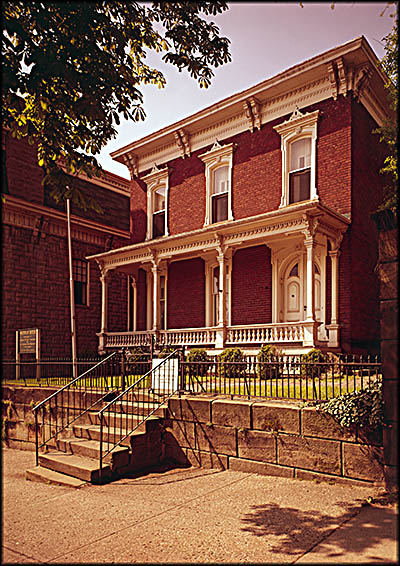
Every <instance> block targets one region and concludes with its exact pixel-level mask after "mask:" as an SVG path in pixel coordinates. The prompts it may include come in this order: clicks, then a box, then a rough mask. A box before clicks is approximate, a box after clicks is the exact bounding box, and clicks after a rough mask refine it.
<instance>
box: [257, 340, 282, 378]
mask: <svg viewBox="0 0 400 566" xmlns="http://www.w3.org/2000/svg"><path fill="white" fill-rule="evenodd" d="M281 354H282V353H281V351H280V350H278V348H275V347H274V346H271V345H270V344H265V345H264V346H262V347H261V349H260V351H259V352H258V354H257V362H258V363H257V375H258V377H259V378H260V379H276V378H278V377H279V376H280V374H281V368H282V366H283V363H282V362H280V361H279V357H280V356H281Z"/></svg>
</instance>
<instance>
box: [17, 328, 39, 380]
mask: <svg viewBox="0 0 400 566" xmlns="http://www.w3.org/2000/svg"><path fill="white" fill-rule="evenodd" d="M15 348H16V356H15V358H16V362H17V363H16V378H17V379H19V378H20V363H21V354H35V359H36V379H37V380H38V381H39V380H40V330H39V328H25V329H22V330H17V331H16V340H15Z"/></svg>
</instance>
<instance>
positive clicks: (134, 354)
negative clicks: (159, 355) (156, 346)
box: [126, 346, 150, 375]
mask: <svg viewBox="0 0 400 566" xmlns="http://www.w3.org/2000/svg"><path fill="white" fill-rule="evenodd" d="M149 370H150V356H149V354H148V352H146V350H144V349H143V348H141V347H140V346H138V347H136V348H132V349H130V350H127V351H126V371H127V373H129V374H130V375H144V374H145V373H147V372H148V371H149Z"/></svg>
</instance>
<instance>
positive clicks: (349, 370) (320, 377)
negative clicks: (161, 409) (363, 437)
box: [2, 351, 381, 400]
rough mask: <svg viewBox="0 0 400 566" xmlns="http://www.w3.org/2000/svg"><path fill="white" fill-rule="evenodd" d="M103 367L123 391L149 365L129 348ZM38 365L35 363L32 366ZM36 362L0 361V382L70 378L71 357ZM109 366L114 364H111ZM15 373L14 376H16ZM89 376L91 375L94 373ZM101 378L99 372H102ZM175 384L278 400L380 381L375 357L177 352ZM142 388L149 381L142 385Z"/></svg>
mask: <svg viewBox="0 0 400 566" xmlns="http://www.w3.org/2000/svg"><path fill="white" fill-rule="evenodd" d="M102 359H103V358H101V357H99V358H80V359H78V361H77V366H78V368H77V374H78V375H81V374H82V373H84V372H86V371H88V370H89V369H90V368H92V367H93V366H94V365H95V364H97V363H98V362H99V361H102ZM113 360H114V361H113V367H112V368H110V369H109V372H110V376H109V378H110V379H111V374H112V384H111V383H109V385H111V386H112V387H114V388H117V389H118V390H120V391H123V390H124V389H125V388H126V387H129V386H130V385H131V384H132V383H134V382H135V381H136V380H137V379H139V378H140V377H141V376H143V375H145V374H146V373H148V372H149V371H150V369H151V355H150V354H141V355H140V356H136V355H135V354H134V353H130V352H129V351H127V352H125V353H124V355H121V353H119V355H117V356H116V357H115V358H113ZM38 366H39V367H38ZM38 366H37V364H36V362H21V363H20V364H19V366H18V364H17V363H16V362H15V360H3V361H2V383H3V384H14V385H15V384H17V385H25V386H32V385H37V386H46V385H49V386H53V385H54V386H63V385H65V384H67V383H69V382H70V381H71V380H72V379H73V369H72V362H71V360H67V359H42V360H41V361H40V362H39V364H38ZM114 366H115V367H114ZM18 374H19V379H16V376H17V375H18ZM93 375H94V379H97V378H96V376H95V374H93ZM102 377H104V376H102ZM179 379H180V388H181V389H182V390H184V391H186V392H191V393H212V394H215V395H230V396H245V397H249V398H251V397H261V398H281V399H304V400H307V399H331V398H333V397H336V396H338V395H343V394H344V393H349V392H352V391H355V390H363V389H365V388H366V387H368V386H369V385H371V384H372V383H373V382H375V381H377V380H379V379H381V362H380V360H379V358H378V357H377V356H362V355H347V356H346V355H333V354H327V355H321V356H319V358H318V361H312V362H310V361H308V360H307V359H306V358H304V357H302V356H300V355H296V356H295V355H280V356H271V357H270V358H269V359H268V361H260V360H259V359H257V356H243V359H242V360H241V361H221V360H220V359H219V358H218V356H216V355H214V356H212V355H210V356H207V358H206V360H202V361H193V360H189V359H188V357H187V356H182V357H181V361H180V366H179ZM147 385H148V387H151V386H152V384H151V383H148V384H147Z"/></svg>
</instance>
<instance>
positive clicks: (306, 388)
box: [181, 355, 382, 400]
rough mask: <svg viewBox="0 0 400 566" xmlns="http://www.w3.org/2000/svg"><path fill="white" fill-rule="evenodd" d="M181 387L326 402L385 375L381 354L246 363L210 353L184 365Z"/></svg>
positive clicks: (246, 360)
mask: <svg viewBox="0 0 400 566" xmlns="http://www.w3.org/2000/svg"><path fill="white" fill-rule="evenodd" d="M181 371H182V374H183V386H184V389H185V390H186V391H190V392H192V393H212V394H215V395H230V396H245V397H247V398H252V397H256V398H257V397H261V398H278V399H299V400H314V399H318V400H324V399H331V398H333V397H337V396H339V395H343V394H344V393H350V392H352V391H357V390H363V389H365V387H367V386H370V385H372V383H373V382H375V381H377V380H380V379H381V377H382V376H381V363H380V361H379V359H378V357H377V356H375V357H372V356H366V357H363V356H356V355H352V356H333V355H326V356H321V357H320V359H319V361H318V362H309V361H307V360H306V359H305V358H304V357H302V356H294V355H282V356H272V357H271V358H270V359H269V360H268V361H259V360H258V359H257V356H245V357H243V360H242V361H236V362H229V361H225V362H223V361H221V360H220V359H219V358H218V356H208V360H207V361H200V362H193V361H185V362H183V363H182V370H181Z"/></svg>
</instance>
